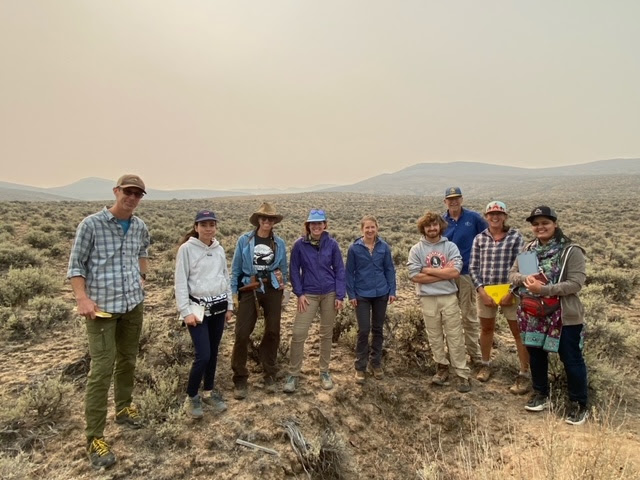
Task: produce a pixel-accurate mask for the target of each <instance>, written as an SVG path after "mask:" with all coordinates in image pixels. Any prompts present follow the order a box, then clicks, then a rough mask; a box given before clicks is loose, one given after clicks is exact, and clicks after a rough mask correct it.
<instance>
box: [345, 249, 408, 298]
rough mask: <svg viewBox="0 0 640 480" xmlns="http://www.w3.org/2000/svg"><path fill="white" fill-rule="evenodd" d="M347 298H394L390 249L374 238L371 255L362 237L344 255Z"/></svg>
mask: <svg viewBox="0 0 640 480" xmlns="http://www.w3.org/2000/svg"><path fill="white" fill-rule="evenodd" d="M347 295H349V298H350V299H351V300H353V299H358V298H375V297H381V296H383V295H390V296H394V297H395V295H396V270H395V267H394V266H393V260H392V258H391V248H389V245H388V244H387V242H385V241H384V240H382V239H381V238H376V242H375V243H374V246H373V252H371V253H369V249H368V248H367V246H366V245H365V244H364V241H363V240H362V237H361V238H358V239H357V240H356V241H354V242H353V243H352V244H351V246H350V247H349V251H348V252H347Z"/></svg>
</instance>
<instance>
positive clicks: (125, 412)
mask: <svg viewBox="0 0 640 480" xmlns="http://www.w3.org/2000/svg"><path fill="white" fill-rule="evenodd" d="M116 423H119V424H120V425H126V426H127V427H129V428H134V429H136V428H140V427H142V417H140V414H139V413H138V408H137V407H136V406H135V405H133V404H131V405H129V406H128V407H124V408H123V409H122V410H120V411H119V412H118V413H116Z"/></svg>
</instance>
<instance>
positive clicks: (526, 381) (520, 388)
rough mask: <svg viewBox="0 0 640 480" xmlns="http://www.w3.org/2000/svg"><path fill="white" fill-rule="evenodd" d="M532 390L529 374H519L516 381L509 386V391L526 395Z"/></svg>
mask: <svg viewBox="0 0 640 480" xmlns="http://www.w3.org/2000/svg"><path fill="white" fill-rule="evenodd" d="M529 390H531V377H529V375H523V374H522V373H520V374H518V376H517V377H516V381H515V383H514V384H513V385H511V386H510V387H509V391H510V392H511V393H513V394H514V395H524V394H525V393H527V392H528V391H529Z"/></svg>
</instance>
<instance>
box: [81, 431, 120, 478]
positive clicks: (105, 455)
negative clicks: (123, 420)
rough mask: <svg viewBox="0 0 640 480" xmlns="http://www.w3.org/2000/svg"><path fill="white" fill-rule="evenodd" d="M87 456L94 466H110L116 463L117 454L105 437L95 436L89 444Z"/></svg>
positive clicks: (98, 467)
mask: <svg viewBox="0 0 640 480" xmlns="http://www.w3.org/2000/svg"><path fill="white" fill-rule="evenodd" d="M87 456H88V457H89V463H90V464H91V466H92V467H93V468H95V469H96V470H99V469H101V468H109V467H110V466H111V465H113V464H114V463H116V456H115V455H114V454H113V452H112V451H111V447H110V446H109V444H108V443H107V442H105V441H104V438H102V437H100V438H94V439H93V440H91V441H90V442H89V443H88V445H87Z"/></svg>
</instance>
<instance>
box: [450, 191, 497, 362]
mask: <svg viewBox="0 0 640 480" xmlns="http://www.w3.org/2000/svg"><path fill="white" fill-rule="evenodd" d="M462 202H463V200H462V190H460V187H449V188H447V189H446V190H445V192H444V204H445V205H446V206H447V211H446V212H445V213H444V214H443V215H442V217H443V218H444V219H445V220H446V221H447V224H448V226H447V229H446V230H445V232H444V236H445V237H447V238H448V239H449V240H450V241H452V242H453V243H455V244H456V246H457V247H458V250H460V255H462V262H463V265H462V271H461V272H460V277H458V278H457V279H456V285H457V286H458V303H459V305H460V311H461V314H462V328H463V329H464V342H465V345H466V347H467V354H468V355H469V357H470V358H471V362H472V363H473V364H475V365H479V364H480V361H481V360H482V355H481V353H480V345H479V343H478V339H479V338H480V322H479V321H478V316H477V310H476V290H475V288H474V287H473V282H472V281H471V276H470V275H469V258H470V256H471V245H472V244H473V239H474V238H475V236H476V235H477V234H479V233H480V232H482V231H483V230H484V229H485V228H487V227H488V226H489V225H488V224H487V222H486V221H485V219H484V218H482V215H480V214H479V213H478V212H474V211H473V210H467V209H464V208H462Z"/></svg>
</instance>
